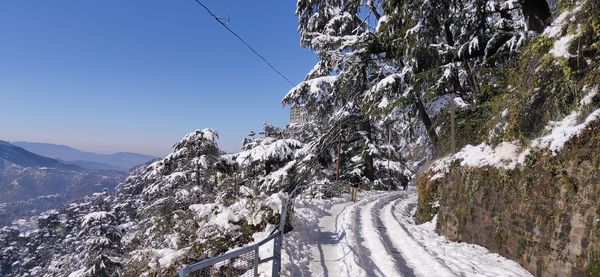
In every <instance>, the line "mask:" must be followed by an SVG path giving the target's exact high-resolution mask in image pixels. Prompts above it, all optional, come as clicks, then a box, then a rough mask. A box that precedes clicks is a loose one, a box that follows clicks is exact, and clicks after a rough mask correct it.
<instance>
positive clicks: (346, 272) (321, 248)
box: [283, 189, 531, 276]
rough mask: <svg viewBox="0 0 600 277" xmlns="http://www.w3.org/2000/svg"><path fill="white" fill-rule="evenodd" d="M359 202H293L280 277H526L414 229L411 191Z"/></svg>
mask: <svg viewBox="0 0 600 277" xmlns="http://www.w3.org/2000/svg"><path fill="white" fill-rule="evenodd" d="M359 199H360V200H359V201H358V202H357V203H353V202H349V201H348V197H347V196H345V197H338V198H333V199H329V200H317V199H308V200H298V201H297V203H296V207H295V216H294V228H295V229H294V231H292V232H290V233H288V234H286V238H285V244H284V254H283V264H284V266H283V275H284V276H531V274H529V273H528V272H527V271H526V270H525V269H523V268H522V267H520V266H519V265H518V264H517V263H516V262H514V261H511V260H508V259H505V258H503V257H501V256H499V255H498V254H495V253H491V252H489V251H488V250H487V249H485V248H484V247H481V246H477V245H472V244H466V243H457V242H451V241H449V240H447V239H446V238H445V237H442V236H439V235H437V234H436V233H435V231H434V229H435V221H434V222H430V223H426V224H422V225H416V224H415V223H414V220H413V217H412V215H413V214H414V210H415V208H416V201H417V195H416V192H415V190H414V189H410V190H409V191H406V192H402V191H401V192H391V193H384V192H365V193H361V194H360V196H359Z"/></svg>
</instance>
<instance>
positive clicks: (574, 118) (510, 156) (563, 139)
mask: <svg viewBox="0 0 600 277" xmlns="http://www.w3.org/2000/svg"><path fill="white" fill-rule="evenodd" d="M582 92H583V93H585V95H584V96H583V98H582V99H581V100H580V102H579V107H578V108H577V109H575V110H574V111H573V112H571V114H569V115H567V116H566V117H564V118H563V119H562V120H559V121H550V122H548V125H546V128H545V129H546V134H545V135H543V136H540V137H538V138H536V139H534V140H533V141H532V142H531V143H530V144H529V145H528V146H527V147H523V146H520V145H519V144H518V142H502V143H500V144H498V145H497V146H496V147H492V146H490V145H488V144H487V143H485V142H483V143H481V144H479V145H477V146H473V145H466V146H465V147H463V148H462V149H461V150H460V151H458V152H457V153H455V154H453V155H451V156H448V157H445V158H442V159H439V160H437V161H435V162H434V163H433V164H432V165H431V167H430V171H431V172H432V173H433V176H431V180H435V179H438V178H441V177H444V175H445V174H446V173H448V171H449V170H450V169H449V168H450V165H452V163H453V162H455V161H460V164H461V166H470V167H484V166H493V167H496V168H504V169H514V168H515V167H516V166H519V165H521V164H523V163H524V162H525V158H526V156H527V155H529V153H531V151H532V150H536V149H544V148H548V149H550V151H552V155H556V154H558V153H559V152H560V151H561V149H562V148H563V147H564V146H565V144H566V143H567V142H568V141H569V140H571V139H572V138H574V137H576V136H577V135H579V134H580V133H581V132H582V131H583V130H584V129H585V128H586V127H587V126H588V125H589V124H590V123H592V122H593V121H595V120H596V119H598V118H600V109H596V110H594V111H592V112H591V113H590V114H588V115H587V117H586V118H585V119H584V120H581V118H582V116H583V115H584V114H583V113H584V110H585V108H586V107H589V105H590V104H591V103H592V99H593V98H594V97H595V96H596V95H597V94H598V87H588V86H585V87H584V88H583V89H582ZM502 116H503V117H505V115H504V112H503V115H502Z"/></svg>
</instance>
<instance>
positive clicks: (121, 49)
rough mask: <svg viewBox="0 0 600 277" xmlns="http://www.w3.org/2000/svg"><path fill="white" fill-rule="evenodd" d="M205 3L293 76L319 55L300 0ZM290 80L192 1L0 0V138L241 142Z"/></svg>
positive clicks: (150, 147)
mask: <svg viewBox="0 0 600 277" xmlns="http://www.w3.org/2000/svg"><path fill="white" fill-rule="evenodd" d="M203 2H204V3H205V4H206V5H208V6H209V7H210V8H211V9H212V10H213V11H214V12H215V13H217V14H218V15H220V16H222V17H228V18H230V23H229V26H230V27H231V28H232V29H234V30H235V31H237V32H238V33H239V34H240V35H241V36H242V37H244V38H245V39H246V40H247V41H249V42H250V43H251V44H252V45H253V46H255V48H256V49H257V50H259V52H261V53H263V54H264V56H266V57H267V58H268V59H269V60H270V61H271V62H272V63H273V64H275V65H276V66H277V67H278V68H279V69H280V70H281V71H282V72H284V74H286V75H287V76H288V77H289V78H290V79H291V80H292V81H293V82H299V81H301V80H302V79H303V78H304V75H305V74H306V73H307V72H308V71H309V70H310V69H311V68H312V66H313V65H314V63H315V62H316V58H315V56H314V54H312V53H311V52H310V51H309V50H306V49H303V48H301V47H300V44H299V38H298V33H297V18H296V17H295V15H294V9H295V1H293V0H269V1H266V0H258V1H247V0H237V1H234V0H230V1H223V0H204V1H203ZM289 88H290V85H289V84H288V83H286V82H285V81H283V80H282V79H281V78H280V77H279V76H278V75H276V74H275V73H273V72H272V71H271V70H270V69H269V68H268V67H267V66H266V65H265V64H263V63H262V62H261V61H260V60H258V58H256V57H255V56H253V55H252V54H251V53H250V52H249V51H248V49H247V48H245V46H243V45H242V44H241V43H240V42H239V41H237V40H236V39H235V37H233V36H232V35H231V34H230V33H228V32H226V31H225V29H224V28H223V27H222V26H220V25H218V23H217V22H216V21H214V19H212V18H211V17H209V16H208V15H207V14H206V13H205V11H204V10H202V9H201V8H200V6H198V5H197V4H196V3H194V1H193V0H169V1H167V0H126V1H123V0H103V1H81V0H61V1H41V0H38V1H23V0H3V1H2V2H1V3H0V117H1V120H0V140H8V141H16V140H25V141H32V142H49V143H59V144H66V145H69V146H73V147H76V148H79V149H82V150H88V151H95V152H101V153H110V152H116V151H133V152H142V153H148V154H153V155H164V154H166V153H167V152H169V151H170V149H171V146H172V145H173V143H175V142H176V141H178V140H179V139H180V138H181V137H183V136H184V135H185V134H186V133H187V132H189V131H192V130H195V129H201V128H214V129H216V130H218V131H219V132H220V134H221V139H220V145H221V148H223V149H224V150H227V151H236V150H238V148H239V145H240V142H241V140H242V139H243V138H244V137H245V136H246V134H248V132H249V131H250V130H258V129H260V126H261V125H262V122H264V121H269V122H272V123H274V124H275V125H279V126H283V125H285V124H286V123H287V121H288V109H286V108H283V106H282V105H281V98H282V97H283V95H284V94H285V93H286V92H287V91H288V90H289Z"/></svg>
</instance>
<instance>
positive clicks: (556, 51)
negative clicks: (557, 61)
mask: <svg viewBox="0 0 600 277" xmlns="http://www.w3.org/2000/svg"><path fill="white" fill-rule="evenodd" d="M574 37H575V35H572V34H569V35H566V36H563V37H561V38H560V39H558V40H557V41H556V42H555V43H554V46H553V47H552V49H550V53H552V55H554V57H557V58H565V59H568V58H570V57H573V55H571V53H569V46H571V40H573V38H574Z"/></svg>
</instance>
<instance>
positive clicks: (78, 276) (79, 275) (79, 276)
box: [68, 268, 86, 277]
mask: <svg viewBox="0 0 600 277" xmlns="http://www.w3.org/2000/svg"><path fill="white" fill-rule="evenodd" d="M83 276H86V275H85V268H82V269H79V270H77V271H73V272H71V274H69V276H68V277H83Z"/></svg>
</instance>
